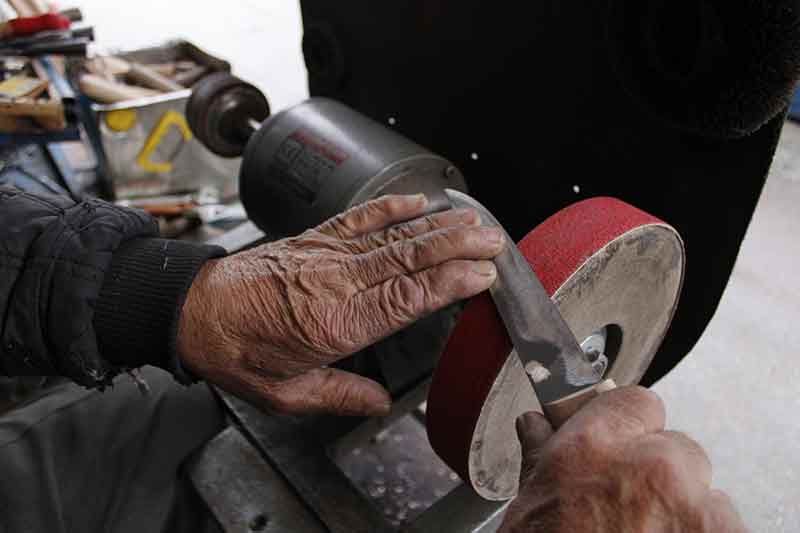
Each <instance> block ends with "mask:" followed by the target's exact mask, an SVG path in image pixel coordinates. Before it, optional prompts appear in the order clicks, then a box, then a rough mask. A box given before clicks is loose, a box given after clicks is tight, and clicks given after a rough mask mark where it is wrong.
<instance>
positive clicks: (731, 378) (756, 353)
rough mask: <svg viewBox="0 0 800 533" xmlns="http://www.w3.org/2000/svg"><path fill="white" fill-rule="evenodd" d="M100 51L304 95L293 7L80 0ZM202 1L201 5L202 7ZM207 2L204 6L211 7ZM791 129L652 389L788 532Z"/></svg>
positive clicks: (799, 469)
mask: <svg viewBox="0 0 800 533" xmlns="http://www.w3.org/2000/svg"><path fill="white" fill-rule="evenodd" d="M77 5H78V6H79V7H81V8H83V9H84V12H85V15H86V17H87V20H88V21H89V22H91V23H92V24H94V25H95V26H96V28H97V37H98V40H99V42H100V43H102V45H103V46H105V47H108V48H132V47H139V46H144V45H149V44H155V43H158V42H161V41H163V40H165V39H169V38H175V37H186V38H188V39H190V40H192V41H194V42H196V43H197V44H199V45H200V46H202V47H204V48H206V49H208V50H209V51H210V52H212V53H215V54H218V55H220V56H222V57H224V58H227V59H229V60H230V61H231V62H232V63H233V64H234V72H235V73H237V74H239V75H240V76H241V77H243V78H244V79H247V80H249V81H252V82H254V83H256V84H257V85H259V86H260V87H261V88H263V89H264V90H265V91H266V92H267V94H268V95H269V97H270V100H271V103H272V105H273V109H275V110H278V109H281V108H283V107H286V106H288V105H291V104H293V103H296V102H299V101H301V100H303V99H304V98H305V97H306V96H307V89H306V85H305V83H306V82H305V71H304V67H303V62H302V55H301V52H300V37H301V34H302V26H301V20H300V13H299V8H298V3H297V2H296V1H295V0H271V1H266V0H228V1H227V2H225V3H224V6H225V8H224V9H222V8H221V6H222V5H223V4H220V3H213V4H212V3H211V2H197V1H193V0H170V1H169V2H164V1H163V0H139V1H137V2H109V1H108V0H82V1H78V2H77ZM204 6H208V7H204ZM211 6H213V8H212V7H211ZM798 203H800V127H798V126H795V125H792V124H788V125H787V126H786V129H785V131H784V136H783V140H782V142H781V146H780V149H779V151H778V154H777V156H776V160H775V164H774V166H773V171H772V175H771V176H770V178H769V180H768V182H767V185H766V188H765V190H764V193H763V196H762V198H761V201H760V204H759V207H758V210H757V212H756V214H755V218H754V219H753V223H752V226H751V227H750V231H749V233H748V236H747V238H746V240H745V242H744V245H743V247H742V252H741V256H740V258H739V261H738V264H737V266H736V269H735V271H734V274H733V277H732V278H731V281H730V285H729V287H728V290H727V291H726V293H725V296H724V298H723V300H722V302H721V305H720V307H719V310H718V312H717V315H716V316H715V318H714V320H713V321H712V323H711V325H710V326H709V328H708V330H707V331H706V334H705V335H704V336H703V338H702V339H701V341H700V342H699V343H698V344H697V346H696V348H695V349H694V350H693V352H692V353H691V354H690V356H689V357H687V358H686V359H685V361H684V362H683V363H682V364H681V365H680V366H679V367H678V368H677V369H676V370H675V371H674V372H672V373H671V374H670V375H669V376H667V377H666V378H665V379H664V380H663V381H662V382H661V383H659V384H658V385H657V386H656V387H655V389H656V390H657V391H658V392H659V393H660V394H661V395H662V396H663V397H664V399H665V401H666V403H667V406H668V411H669V425H670V427H671V428H673V429H679V430H683V431H686V432H688V433H689V434H690V435H691V436H693V437H694V438H695V439H697V440H698V441H700V442H701V443H702V444H703V445H704V446H705V447H706V449H707V450H708V451H709V453H710V455H711V457H712V459H713V462H714V466H715V480H714V482H715V485H716V486H717V487H719V488H722V489H725V490H726V491H728V492H729V493H730V494H731V495H732V496H733V498H734V499H735V500H736V502H737V504H738V506H739V508H740V511H741V513H742V515H743V517H744V519H745V521H746V523H747V524H748V525H749V526H750V528H751V529H752V531H754V532H758V533H772V532H775V533H777V532H797V531H800V525H798V524H800V453H798V450H797V448H798V443H800V414H798V413H800V395H798V394H797V389H798V383H800V365H796V364H795V361H794V357H795V356H796V354H797V352H798V348H797V347H798V346H800V326H799V325H800V282H799V281H798V273H800V239H798V238H797V235H798V233H800V209H798V208H797V205H798Z"/></svg>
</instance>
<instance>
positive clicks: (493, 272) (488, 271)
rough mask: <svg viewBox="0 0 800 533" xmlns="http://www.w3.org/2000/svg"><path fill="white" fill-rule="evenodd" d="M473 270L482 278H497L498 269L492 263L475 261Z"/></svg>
mask: <svg viewBox="0 0 800 533" xmlns="http://www.w3.org/2000/svg"><path fill="white" fill-rule="evenodd" d="M472 270H473V272H475V273H476V274H480V275H481V276H487V277H490V278H493V277H495V276H497V267H495V266H494V263H492V262H491V261H475V262H474V263H473V264H472Z"/></svg>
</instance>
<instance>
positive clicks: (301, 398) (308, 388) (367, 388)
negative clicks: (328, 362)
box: [272, 368, 392, 416]
mask: <svg viewBox="0 0 800 533" xmlns="http://www.w3.org/2000/svg"><path fill="white" fill-rule="evenodd" d="M272 389H273V394H274V393H277V394H275V395H276V396H278V397H279V402H280V405H281V410H282V411H284V412H288V413H291V414H310V413H330V414H334V415H340V416H385V415H387V414H389V409H390V408H391V405H392V399H391V397H390V396H389V393H388V392H387V391H386V389H384V388H383V387H381V386H380V385H379V384H378V383H376V382H374V381H372V380H371V379H367V378H365V377H362V376H359V375H356V374H352V373H350V372H345V371H343V370H339V369H336V368H317V369H314V370H310V371H308V372H306V373H304V374H300V375H299V376H296V377H294V378H291V379H288V380H285V381H282V382H281V383H280V386H279V390H275V389H276V388H275V387H274V386H273V387H272Z"/></svg>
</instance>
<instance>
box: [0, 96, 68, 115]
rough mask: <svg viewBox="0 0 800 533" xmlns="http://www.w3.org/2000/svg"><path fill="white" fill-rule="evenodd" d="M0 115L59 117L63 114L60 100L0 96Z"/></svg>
mask: <svg viewBox="0 0 800 533" xmlns="http://www.w3.org/2000/svg"><path fill="white" fill-rule="evenodd" d="M0 115H6V116H12V117H44V118H59V117H63V116H64V106H63V105H62V104H61V102H53V101H52V100H34V99H33V98H16V99H14V100H10V99H8V98H0Z"/></svg>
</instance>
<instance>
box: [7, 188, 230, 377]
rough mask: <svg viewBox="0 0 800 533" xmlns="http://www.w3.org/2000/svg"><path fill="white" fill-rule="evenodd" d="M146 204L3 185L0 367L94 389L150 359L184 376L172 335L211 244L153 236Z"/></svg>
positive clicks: (213, 251) (215, 251) (214, 252)
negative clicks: (55, 194) (25, 190)
mask: <svg viewBox="0 0 800 533" xmlns="http://www.w3.org/2000/svg"><path fill="white" fill-rule="evenodd" d="M157 234H158V228H157V225H156V223H155V221H154V220H153V219H152V218H151V217H150V216H149V215H147V214H146V213H144V212H143V211H139V210H136V209H127V208H122V207H118V206H114V205H111V204H108V203H106V202H103V201H100V200H89V201H85V202H81V203H75V202H73V201H71V200H69V199H66V198H60V197H45V196H34V195H31V194H27V193H23V192H19V191H17V190H15V189H11V188H6V187H0V374H3V375H7V376H29V375H36V376H53V375H59V376H66V377H68V378H71V379H72V380H73V381H75V382H77V383H79V384H81V385H83V386H85V387H92V388H96V387H99V388H102V387H104V386H105V385H108V384H109V383H110V382H111V380H112V378H113V377H114V376H115V375H117V374H118V373H120V372H121V371H123V370H126V369H129V368H134V367H138V366H142V365H145V364H152V365H156V366H160V367H162V368H165V369H167V370H169V371H171V372H172V373H173V374H174V375H175V377H176V378H177V379H178V380H179V381H181V382H188V381H189V378H188V376H187V375H186V374H185V373H184V372H183V371H182V369H181V367H180V364H179V361H178V358H177V355H176V352H175V337H176V333H177V324H178V319H179V316H180V311H181V308H182V306H183V302H184V299H185V297H186V292H187V291H188V289H189V286H190V285H191V283H192V280H193V279H194V276H195V275H196V273H197V271H198V270H199V269H200V267H201V266H202V265H203V263H204V262H205V261H206V260H208V259H209V258H211V257H217V256H220V255H223V254H224V250H222V249H221V248H218V247H213V246H204V245H196V244H190V243H183V242H178V241H170V240H164V239H159V238H157Z"/></svg>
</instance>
